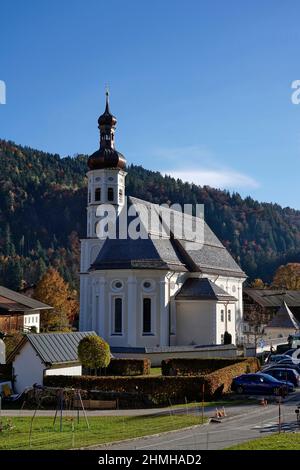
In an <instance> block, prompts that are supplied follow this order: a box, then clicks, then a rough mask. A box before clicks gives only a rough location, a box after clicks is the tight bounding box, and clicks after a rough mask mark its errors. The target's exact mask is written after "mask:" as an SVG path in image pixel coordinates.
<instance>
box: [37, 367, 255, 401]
mask: <svg viewBox="0 0 300 470" xmlns="http://www.w3.org/2000/svg"><path fill="white" fill-rule="evenodd" d="M247 368H249V369H250V371H251V372H256V371H257V370H258V369H259V365H258V361H257V359H255V358H249V359H244V360H240V361H238V362H237V363H236V364H232V365H227V367H224V368H223V369H220V370H218V371H215V372H212V373H210V374H208V375H206V376H202V377H201V376H177V377H161V376H157V377H156V376H148V377H94V376H93V377H92V376H76V377H74V376H73V377H72V376H62V375H57V376H55V375H49V376H45V377H44V385H45V386H49V387H74V388H79V389H82V390H99V391H102V392H115V393H132V394H133V393H135V394H137V400H138V397H139V398H140V401H143V402H144V403H145V402H146V401H147V402H148V403H151V404H152V405H167V404H169V400H171V401H172V402H173V403H175V402H177V403H183V402H184V401H185V399H186V400H188V401H193V400H200V399H201V394H202V384H203V383H204V387H205V388H204V390H205V397H206V399H213V398H215V397H218V396H220V395H221V394H222V393H226V392H228V391H229V390H230V386H231V382H232V379H233V377H235V376H236V375H239V374H243V373H246V370H247Z"/></svg>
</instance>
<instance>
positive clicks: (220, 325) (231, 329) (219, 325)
mask: <svg viewBox="0 0 300 470" xmlns="http://www.w3.org/2000/svg"><path fill="white" fill-rule="evenodd" d="M235 308H236V305H235V304H234V303H232V304H228V306H227V317H228V310H231V321H228V320H227V331H228V333H230V334H231V336H232V343H233V344H235V342H236V331H235ZM221 310H223V311H224V321H223V322H222V321H221ZM216 312H217V315H216V331H217V334H216V344H222V339H221V335H222V334H223V335H224V333H225V331H226V306H225V305H224V304H223V303H222V302H218V304H217V306H216Z"/></svg>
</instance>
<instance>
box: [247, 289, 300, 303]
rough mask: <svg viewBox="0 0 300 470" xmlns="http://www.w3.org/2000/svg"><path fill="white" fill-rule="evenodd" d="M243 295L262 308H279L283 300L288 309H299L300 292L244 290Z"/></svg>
mask: <svg viewBox="0 0 300 470" xmlns="http://www.w3.org/2000/svg"><path fill="white" fill-rule="evenodd" d="M244 293H245V294H247V295H249V297H251V299H253V300H254V301H255V302H257V303H258V304H259V305H261V306H262V307H280V306H281V304H282V301H283V300H284V301H285V302H286V304H287V305H288V306H289V307H300V290H274V289H252V288H251V287H246V288H244Z"/></svg>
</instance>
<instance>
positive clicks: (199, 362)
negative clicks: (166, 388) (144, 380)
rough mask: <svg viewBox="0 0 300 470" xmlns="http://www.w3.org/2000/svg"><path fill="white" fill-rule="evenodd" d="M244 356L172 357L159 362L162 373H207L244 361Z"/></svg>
mask: <svg viewBox="0 0 300 470" xmlns="http://www.w3.org/2000/svg"><path fill="white" fill-rule="evenodd" d="M244 360H245V359H244V358H236V357H233V358H222V357H221V358H207V359H200V358H174V359H166V360H164V361H162V363H161V370H162V375H207V374H210V373H211V372H214V371H215V370H218V369H222V368H223V367H227V366H231V365H232V364H237V363H240V362H242V361H244Z"/></svg>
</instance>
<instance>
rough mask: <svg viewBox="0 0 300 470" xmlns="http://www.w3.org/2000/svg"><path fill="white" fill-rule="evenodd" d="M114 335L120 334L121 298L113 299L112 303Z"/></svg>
mask: <svg viewBox="0 0 300 470" xmlns="http://www.w3.org/2000/svg"><path fill="white" fill-rule="evenodd" d="M114 304H115V305H114V309H115V315H114V333H115V334H121V333H122V299H121V297H117V298H115V301H114Z"/></svg>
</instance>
